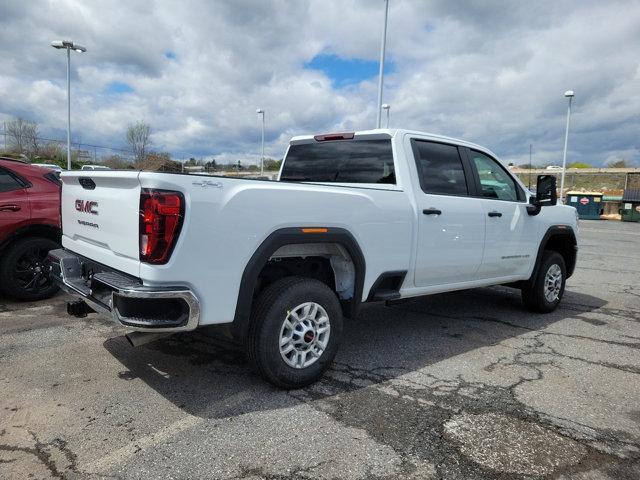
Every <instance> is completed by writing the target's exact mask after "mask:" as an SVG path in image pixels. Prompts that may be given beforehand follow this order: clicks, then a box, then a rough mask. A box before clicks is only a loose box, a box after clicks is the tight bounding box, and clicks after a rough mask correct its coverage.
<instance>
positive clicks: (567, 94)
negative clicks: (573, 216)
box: [560, 90, 574, 203]
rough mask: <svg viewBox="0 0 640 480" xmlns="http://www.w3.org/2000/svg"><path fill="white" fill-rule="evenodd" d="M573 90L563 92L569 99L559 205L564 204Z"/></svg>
mask: <svg viewBox="0 0 640 480" xmlns="http://www.w3.org/2000/svg"><path fill="white" fill-rule="evenodd" d="M573 95H574V94H573V90H567V91H566V92H564V96H565V97H567V98H568V99H569V106H568V107H567V127H566V128H565V131H564V151H563V153H562V174H561V175H560V203H564V174H565V170H566V169H567V145H568V144H569V121H570V120H571V100H573Z"/></svg>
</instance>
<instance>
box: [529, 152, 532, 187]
mask: <svg viewBox="0 0 640 480" xmlns="http://www.w3.org/2000/svg"><path fill="white" fill-rule="evenodd" d="M532 149H533V145H532V144H531V143H530V144H529V190H531V150H532Z"/></svg>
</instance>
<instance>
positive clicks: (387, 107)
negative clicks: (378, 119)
mask: <svg viewBox="0 0 640 480" xmlns="http://www.w3.org/2000/svg"><path fill="white" fill-rule="evenodd" d="M390 108H391V105H389V104H388V103H383V104H382V109H383V110H386V111H387V128H389V109H390Z"/></svg>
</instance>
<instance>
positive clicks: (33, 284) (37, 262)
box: [0, 237, 58, 301]
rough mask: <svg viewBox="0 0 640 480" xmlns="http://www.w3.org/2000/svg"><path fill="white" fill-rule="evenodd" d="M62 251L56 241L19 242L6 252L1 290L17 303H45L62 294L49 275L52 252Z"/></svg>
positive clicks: (0, 271) (0, 264) (33, 239)
mask: <svg viewBox="0 0 640 480" xmlns="http://www.w3.org/2000/svg"><path fill="white" fill-rule="evenodd" d="M55 248H58V244H57V243H56V242H54V241H53V240H50V239H48V238H44V237H29V238H24V239H20V240H16V241H15V242H14V243H13V244H12V245H11V246H10V247H8V248H7V250H5V251H4V252H3V255H2V260H1V261H0V289H1V290H2V292H3V293H4V294H5V295H7V296H8V297H11V298H14V299H16V300H27V301H33V300H42V299H44V298H49V297H51V296H52V295H53V294H54V293H56V292H57V291H58V287H57V285H56V284H55V283H54V282H53V281H52V280H51V278H50V275H49V261H48V260H47V257H48V255H49V250H53V249H55Z"/></svg>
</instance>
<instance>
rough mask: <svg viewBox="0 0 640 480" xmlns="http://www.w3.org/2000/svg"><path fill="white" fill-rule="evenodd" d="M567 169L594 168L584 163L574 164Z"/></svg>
mask: <svg viewBox="0 0 640 480" xmlns="http://www.w3.org/2000/svg"><path fill="white" fill-rule="evenodd" d="M567 168H593V167H592V166H591V165H590V164H588V163H584V162H573V163H570V164H569V165H567Z"/></svg>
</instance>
